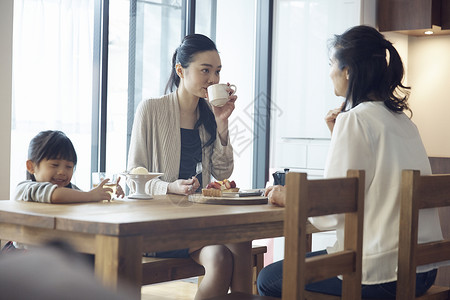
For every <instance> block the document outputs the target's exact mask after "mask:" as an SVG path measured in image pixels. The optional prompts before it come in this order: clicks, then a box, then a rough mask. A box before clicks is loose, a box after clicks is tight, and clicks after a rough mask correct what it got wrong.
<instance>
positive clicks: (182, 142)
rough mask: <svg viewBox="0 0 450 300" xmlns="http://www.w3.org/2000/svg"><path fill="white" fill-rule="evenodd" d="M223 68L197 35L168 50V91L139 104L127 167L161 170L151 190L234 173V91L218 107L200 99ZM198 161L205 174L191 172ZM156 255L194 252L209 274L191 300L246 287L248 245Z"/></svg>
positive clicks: (187, 187)
mask: <svg viewBox="0 0 450 300" xmlns="http://www.w3.org/2000/svg"><path fill="white" fill-rule="evenodd" d="M221 69H222V63H221V60H220V56H219V53H218V51H217V49H216V46H215V44H214V42H213V41H211V40H210V39H209V38H208V37H206V36H204V35H201V34H193V35H189V36H186V37H185V38H184V39H183V42H182V43H181V45H180V46H179V47H178V48H177V50H176V51H175V53H174V54H173V58H172V73H171V76H170V79H169V81H168V83H167V86H166V92H167V91H168V90H170V91H171V93H169V94H167V95H165V96H163V97H161V98H154V99H149V100H145V101H142V102H141V103H140V104H139V107H138V109H137V112H136V115H135V119H134V124H133V130H132V134H131V141H130V149H129V157H128V169H129V170H131V169H133V168H136V167H145V168H147V169H148V170H149V171H150V172H160V173H164V175H162V176H161V178H159V179H154V180H151V181H150V182H149V184H148V185H147V187H146V191H147V192H148V193H150V194H153V195H157V194H167V193H173V194H182V195H187V194H191V193H194V192H195V191H196V190H197V188H199V187H200V186H203V187H204V186H206V185H207V184H208V183H209V182H210V181H211V175H212V176H214V178H216V179H217V180H223V179H226V178H228V177H229V176H230V175H231V173H232V172H233V148H232V147H231V144H230V139H229V135H228V118H229V117H230V115H231V113H232V112H233V110H234V105H235V104H234V102H235V101H236V99H237V96H235V95H231V96H229V97H228V101H227V102H226V103H225V104H224V105H223V106H220V107H219V106H211V105H210V104H209V103H208V101H206V100H205V98H207V96H208V93H207V88H208V87H209V86H210V85H213V84H217V83H219V80H220V71H221ZM173 88H175V91H172V90H173ZM229 92H230V93H231V92H232V90H231V89H230V91H229ZM199 162H201V165H202V173H201V174H200V175H199V176H193V175H194V174H196V166H197V164H198V163H199ZM156 256H165V257H189V256H191V257H192V258H193V259H194V260H195V261H197V262H198V263H199V264H201V265H203V266H204V267H205V270H206V274H205V277H204V279H203V280H202V283H201V284H200V286H199V288H198V291H197V294H196V299H206V298H210V297H214V296H219V295H222V294H226V293H227V292H228V289H229V287H231V289H232V290H235V291H242V292H251V261H250V259H251V244H250V243H241V244H234V245H214V246H206V247H203V248H201V249H182V250H175V251H169V252H165V253H157V254H156ZM249 289H250V290H249Z"/></svg>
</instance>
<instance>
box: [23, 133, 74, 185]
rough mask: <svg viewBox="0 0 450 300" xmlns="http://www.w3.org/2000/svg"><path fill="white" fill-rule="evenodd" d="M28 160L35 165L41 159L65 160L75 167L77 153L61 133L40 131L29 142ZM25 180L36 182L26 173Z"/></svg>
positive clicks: (32, 176)
mask: <svg viewBox="0 0 450 300" xmlns="http://www.w3.org/2000/svg"><path fill="white" fill-rule="evenodd" d="M28 159H29V160H31V161H32V162H34V163H35V164H36V165H39V163H40V162H41V161H42V160H43V159H47V160H48V159H65V160H67V161H71V162H73V164H74V165H75V166H76V165H77V153H76V152H75V148H74V147H73V144H72V142H71V141H70V139H69V138H68V137H67V136H66V135H65V134H64V133H63V132H61V131H53V130H47V131H41V132H39V133H38V134H37V135H36V136H35V137H34V138H33V139H32V140H31V142H30V146H29V147H28ZM27 179H31V180H36V179H35V178H34V175H33V174H30V173H29V172H27Z"/></svg>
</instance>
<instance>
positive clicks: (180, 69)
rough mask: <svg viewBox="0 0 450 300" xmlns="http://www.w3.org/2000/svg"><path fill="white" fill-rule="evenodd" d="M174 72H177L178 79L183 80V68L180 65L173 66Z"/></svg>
mask: <svg viewBox="0 0 450 300" xmlns="http://www.w3.org/2000/svg"><path fill="white" fill-rule="evenodd" d="M175 71H176V72H177V75H178V77H180V78H183V76H184V74H183V71H184V70H183V67H182V66H181V64H176V65H175Z"/></svg>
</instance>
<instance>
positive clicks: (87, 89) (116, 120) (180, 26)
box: [11, 0, 256, 191]
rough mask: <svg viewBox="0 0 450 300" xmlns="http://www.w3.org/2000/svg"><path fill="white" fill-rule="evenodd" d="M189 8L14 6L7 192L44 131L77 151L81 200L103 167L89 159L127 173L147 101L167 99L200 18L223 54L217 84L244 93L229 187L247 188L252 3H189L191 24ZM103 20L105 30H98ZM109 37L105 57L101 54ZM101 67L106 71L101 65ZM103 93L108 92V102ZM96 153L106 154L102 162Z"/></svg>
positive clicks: (88, 2)
mask: <svg viewBox="0 0 450 300" xmlns="http://www.w3.org/2000/svg"><path fill="white" fill-rule="evenodd" d="M188 3H189V1H185V0H154V1H152V0H109V1H108V0H60V1H55V0H41V1H35V0H17V1H15V2H14V50H13V51H14V55H13V56H14V61H13V73H14V74H13V78H14V86H13V116H12V122H13V124H12V141H11V143H12V149H13V151H12V157H11V191H14V188H15V186H16V185H17V183H18V182H19V181H21V180H24V179H25V171H26V169H25V161H26V159H27V150H28V144H29V142H30V140H31V138H32V137H33V136H35V135H36V134H37V133H38V132H40V131H42V130H48V129H51V130H61V131H63V132H65V133H66V134H67V135H68V137H69V138H70V139H71V140H72V141H73V143H74V146H75V148H76V151H77V154H78V158H79V159H78V165H77V168H76V172H75V174H74V177H73V182H74V183H75V184H77V185H78V186H79V187H80V188H81V189H83V190H88V189H89V188H90V172H91V170H96V169H97V167H99V164H98V161H99V158H98V157H94V158H92V157H93V156H97V155H98V156H102V155H103V158H102V159H103V160H104V161H105V162H106V163H105V168H106V171H109V172H121V171H123V170H125V169H126V163H127V150H128V141H129V135H130V133H131V126H132V122H133V118H134V112H135V109H136V107H137V105H138V104H139V102H140V101H142V100H143V99H147V98H150V97H158V96H160V95H162V94H163V93H164V88H165V85H166V82H167V80H168V78H169V74H170V71H171V58H172V54H173V52H174V50H175V49H176V47H177V46H178V45H179V43H180V42H181V39H182V37H183V35H184V34H185V30H186V28H188V27H187V25H186V24H188V23H189V22H190V23H191V24H192V18H193V17H194V16H195V20H194V24H195V32H197V33H203V34H206V35H208V36H210V37H211V38H212V39H213V40H214V41H215V42H216V44H217V47H218V49H219V52H220V55H221V59H222V64H223V66H224V67H223V72H222V80H221V81H222V82H230V83H233V84H235V85H237V87H238V93H237V94H238V96H239V98H238V102H237V105H236V110H235V112H234V113H233V115H232V118H231V119H230V137H231V142H232V144H233V146H234V149H235V172H234V174H233V175H232V177H233V179H234V180H236V181H237V182H239V185H240V186H242V187H251V177H252V155H253V148H252V145H253V135H252V134H253V129H252V128H253V114H252V112H253V101H254V98H255V97H254V95H253V94H254V93H253V87H254V83H253V81H254V78H253V75H252V74H253V73H254V50H255V45H254V39H253V38H249V37H254V35H255V25H254V24H255V22H254V20H255V6H256V1H253V0H251V1H250V0H247V1H239V0H233V1H226V0H212V1H210V0H197V1H193V2H190V3H194V4H195V5H194V6H193V7H195V8H196V11H195V14H188V13H187V11H188V10H187V9H186V5H187V4H188ZM108 4H109V5H108ZM99 8H102V9H104V13H102V9H99ZM103 17H105V18H106V19H107V20H109V23H102V22H103V21H102V20H103V19H102V18H103ZM190 18H191V19H190ZM99 24H100V25H99ZM101 24H103V26H104V27H101ZM105 24H106V25H105ZM106 34H108V35H107V37H108V40H107V41H108V42H107V44H106V45H107V47H104V46H105V44H103V47H102V44H101V39H102V38H103V36H106ZM99 53H100V54H99ZM104 57H107V58H108V60H107V68H104V65H102V58H104ZM103 64H104V63H103ZM102 70H103V72H105V71H104V70H107V73H106V74H105V73H102ZM99 73H100V74H99ZM102 76H103V78H106V80H103V81H102ZM105 76H106V77H105ZM101 84H106V86H107V89H106V92H104V91H103V92H102V88H101V87H100V85H101ZM93 91H99V92H98V93H96V92H93ZM97 102H99V106H100V105H101V103H106V110H104V111H102V110H101V109H100V108H99V110H98V111H96V105H97ZM93 103H94V105H93ZM93 107H94V110H93ZM93 114H94V116H93ZM105 116H106V133H105V136H106V138H105V136H103V138H102V136H101V135H102V133H101V128H100V127H101V126H100V125H99V124H100V123H101V120H102V118H103V119H104V118H105ZM93 128H94V131H93ZM96 128H99V133H98V134H99V135H100V136H101V138H100V139H99V145H96V142H95V139H96V137H95V135H96V134H97V132H96ZM93 133H94V135H93ZM93 137H94V142H92V138H93ZM105 141H106V142H105ZM102 143H106V144H104V145H102ZM98 146H101V147H104V148H105V149H106V151H105V152H104V153H102V152H99V151H98V149H97V147H98ZM94 148H95V149H94ZM92 163H93V164H97V165H95V166H91V164H92Z"/></svg>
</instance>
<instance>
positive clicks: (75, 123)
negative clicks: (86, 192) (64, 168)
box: [11, 0, 94, 191]
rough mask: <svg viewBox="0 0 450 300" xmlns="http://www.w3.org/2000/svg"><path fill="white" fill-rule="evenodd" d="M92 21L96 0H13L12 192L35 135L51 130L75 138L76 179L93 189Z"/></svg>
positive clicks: (21, 175)
mask: <svg viewBox="0 0 450 300" xmlns="http://www.w3.org/2000/svg"><path fill="white" fill-rule="evenodd" d="M93 24H94V0H15V1H14V33H13V35H14V48H13V112H12V132H11V134H12V142H11V143H12V157H11V191H14V188H15V186H16V185H17V183H18V182H19V181H21V180H24V179H25V170H26V169H25V161H26V159H27V151H28V144H29V142H30V140H31V138H32V137H34V136H35V135H36V134H37V133H38V132H40V131H42V130H48V129H51V130H61V131H63V132H65V133H66V134H67V136H68V137H69V138H70V139H71V140H72V142H73V143H74V146H75V149H76V151H77V154H78V165H77V168H76V172H75V175H74V179H73V181H72V182H74V183H75V184H77V185H79V186H80V187H81V188H86V189H88V188H89V180H90V175H89V174H90V151H91V148H90V144H91V118H92V116H91V108H92V70H93V69H92V66H93V65H92V64H93V31H94V30H93V27H94V25H93ZM77 175H78V176H77Z"/></svg>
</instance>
